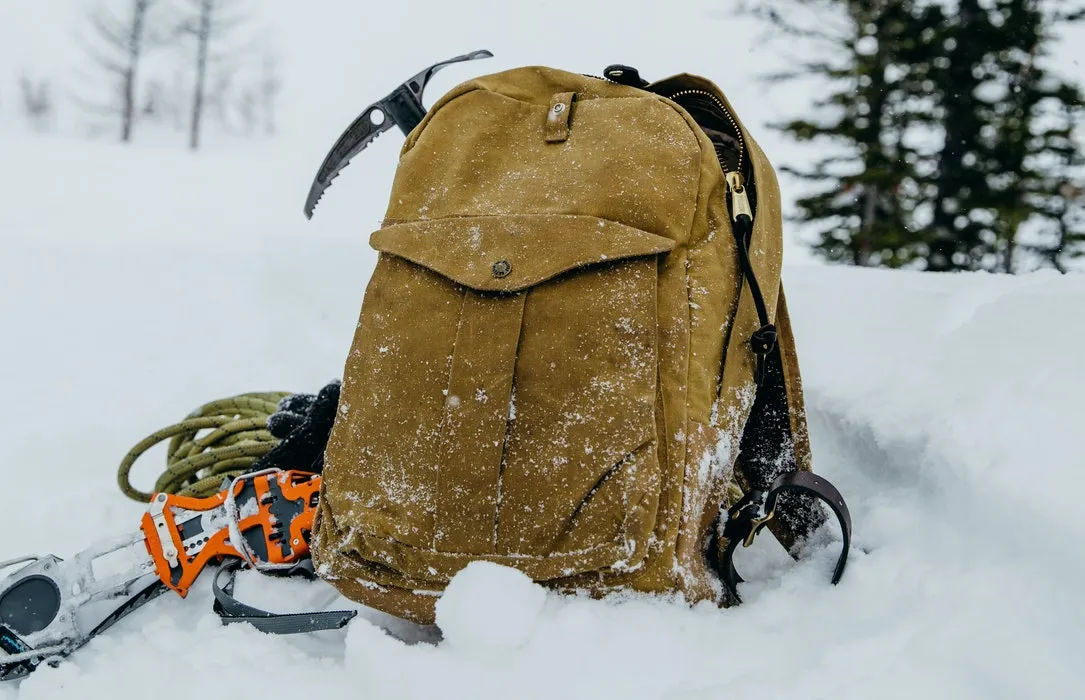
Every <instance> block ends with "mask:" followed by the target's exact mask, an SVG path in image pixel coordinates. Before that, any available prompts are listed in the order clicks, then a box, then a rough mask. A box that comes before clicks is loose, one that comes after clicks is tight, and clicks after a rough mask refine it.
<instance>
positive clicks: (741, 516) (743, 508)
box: [719, 471, 851, 603]
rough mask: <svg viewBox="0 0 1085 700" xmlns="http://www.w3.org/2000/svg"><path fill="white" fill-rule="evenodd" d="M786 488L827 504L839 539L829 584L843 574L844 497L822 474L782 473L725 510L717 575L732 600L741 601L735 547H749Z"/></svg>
mask: <svg viewBox="0 0 1085 700" xmlns="http://www.w3.org/2000/svg"><path fill="white" fill-rule="evenodd" d="M786 491H797V492H798V493H803V494H808V495H811V496H814V497H815V498H818V499H820V500H821V501H823V502H824V503H825V504H826V505H827V506H829V510H831V511H832V512H833V515H835V516H836V519H837V521H838V522H839V523H840V532H841V536H842V540H843V541H842V544H841V551H840V556H839V557H838V558H837V560H836V567H835V568H834V569H833V576H832V582H833V584H836V583H838V582H839V581H840V578H841V577H842V576H843V575H844V568H845V567H846V566H847V563H848V552H849V551H850V549H851V513H850V512H849V511H848V505H847V504H846V503H845V502H844V497H843V496H841V495H840V492H839V491H837V490H836V487H834V486H833V485H832V484H831V483H829V481H828V480H827V479H825V478H824V477H821V476H817V475H816V474H813V473H812V472H806V471H792V472H786V473H784V474H781V475H780V476H778V477H776V479H775V481H773V482H772V485H771V486H770V487H769V489H768V491H758V490H753V491H750V492H749V493H747V494H746V495H745V496H743V497H742V499H741V500H739V502H738V503H736V504H735V505H734V506H733V507H732V508H731V509H730V510H729V511H728V512H727V522H726V523H725V524H724V526H723V536H724V537H725V538H727V548H726V549H725V550H724V551H723V554H722V556H721V558H720V565H719V574H720V578H721V580H722V581H723V584H724V586H726V587H727V592H728V593H730V595H731V598H732V599H733V600H734V602H736V603H740V602H742V599H741V598H740V597H739V595H738V584H740V583H742V581H743V579H742V577H741V576H739V575H738V571H737V570H736V569H735V563H734V560H733V557H734V553H735V550H736V549H738V547H739V545H740V544H741V545H742V546H744V547H749V546H750V545H751V544H752V543H753V539H754V537H756V536H757V533H758V532H760V531H761V529H762V528H764V527H765V526H766V525H768V523H769V521H771V520H772V519H773V518H774V517H776V501H777V499H778V498H779V496H780V494H782V493H784V492H786Z"/></svg>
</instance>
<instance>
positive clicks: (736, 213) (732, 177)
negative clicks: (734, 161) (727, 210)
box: [724, 172, 753, 224]
mask: <svg viewBox="0 0 1085 700" xmlns="http://www.w3.org/2000/svg"><path fill="white" fill-rule="evenodd" d="M724 177H725V178H726V179H727V189H729V190H731V218H733V219H734V220H735V221H738V218H739V217H740V216H743V215H745V216H746V218H748V219H749V220H750V223H751V224H752V223H753V209H751V208H750V197H749V195H747V194H746V180H745V179H744V178H743V177H742V173H740V172H729V173H726V175H725V176H724Z"/></svg>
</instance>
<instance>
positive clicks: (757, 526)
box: [742, 508, 776, 547]
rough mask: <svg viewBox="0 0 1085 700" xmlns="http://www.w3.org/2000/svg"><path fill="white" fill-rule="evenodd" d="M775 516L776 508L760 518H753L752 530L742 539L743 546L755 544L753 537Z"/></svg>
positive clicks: (751, 522)
mask: <svg viewBox="0 0 1085 700" xmlns="http://www.w3.org/2000/svg"><path fill="white" fill-rule="evenodd" d="M774 517H776V508H773V509H772V510H770V511H769V512H768V513H767V514H766V515H763V516H761V517H760V518H754V519H753V520H751V521H750V531H749V532H748V533H746V539H744V540H743V541H742V546H743V547H749V546H750V545H751V544H753V539H754V538H755V537H757V533H758V532H760V531H761V528H762V527H764V526H765V525H766V524H768V522H769V521H770V520H772V519H773V518H774Z"/></svg>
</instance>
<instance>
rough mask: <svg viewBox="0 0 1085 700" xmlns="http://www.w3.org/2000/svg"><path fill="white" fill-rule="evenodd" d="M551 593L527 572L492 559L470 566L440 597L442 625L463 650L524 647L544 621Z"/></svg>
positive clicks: (439, 623) (484, 651) (455, 645)
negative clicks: (544, 608) (547, 598)
mask: <svg viewBox="0 0 1085 700" xmlns="http://www.w3.org/2000/svg"><path fill="white" fill-rule="evenodd" d="M545 604H546V591H545V590H544V589H543V588H542V586H539V585H538V584H536V583H535V582H534V581H532V580H531V579H530V578H529V577H528V576H527V575H526V574H524V573H522V572H520V571H517V570H516V569H512V568H509V567H506V566H500V565H498V564H493V563H491V562H484V561H476V562H471V563H470V564H468V565H467V566H465V567H464V568H463V569H462V570H461V571H460V572H459V573H457V574H456V575H455V576H454V577H453V578H452V580H451V581H450V582H449V584H448V588H447V589H446V590H445V592H444V595H442V596H441V598H440V600H438V601H437V626H438V627H440V628H441V632H442V633H443V635H444V640H445V643H446V644H448V645H449V646H450V647H451V648H453V649H456V650H457V651H460V650H462V651H466V652H469V653H479V654H490V653H498V652H502V651H507V650H510V649H518V648H520V647H522V646H524V644H526V643H527V640H528V639H529V638H530V637H531V635H532V634H533V632H534V631H535V627H536V626H537V625H538V622H539V617H540V615H541V614H542V610H543V606H544V605H545Z"/></svg>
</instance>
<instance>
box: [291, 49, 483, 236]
mask: <svg viewBox="0 0 1085 700" xmlns="http://www.w3.org/2000/svg"><path fill="white" fill-rule="evenodd" d="M492 56H493V54H492V53H490V52H489V51H487V50H485V49H482V50H479V51H472V52H471V53H466V54H463V55H462V56H456V57H454V58H450V59H448V60H446V61H441V62H440V63H434V64H433V65H432V66H430V67H429V68H426V69H425V70H423V71H420V72H419V73H418V74H416V75H415V76H413V77H412V78H410V79H409V80H407V81H406V82H404V83H402V84H401V85H400V86H399V87H397V88H396V89H395V90H392V92H390V93H388V95H386V96H385V97H384V98H383V99H380V100H377V101H376V102H374V103H373V104H371V105H369V106H368V107H366V108H365V109H364V110H362V113H361V114H360V115H358V118H357V119H355V120H354V121H353V122H351V124H350V126H348V127H347V130H346V131H344V132H343V135H342V136H340V137H339V139H338V140H336V142H335V145H333V146H332V148H331V150H330V151H328V155H327V156H325V157H324V162H323V163H321V164H320V169H319V170H317V173H316V177H314V178H313V184H312V185H310V187H309V196H308V197H306V198H305V217H306V218H307V219H311V218H313V211H314V210H315V209H316V205H317V203H318V202H319V201H320V198H321V197H322V196H323V195H324V191H325V190H326V189H328V187H330V186H331V184H332V180H334V179H335V178H336V177H337V176H338V175H339V173H341V172H342V171H343V169H344V168H346V167H347V165H348V164H350V161H351V159H352V158H353V157H354V156H356V155H358V154H359V153H360V152H361V151H362V150H363V149H365V147H366V146H368V145H369V144H370V143H372V142H373V139H375V138H377V137H378V136H380V135H381V134H382V133H384V132H385V131H388V130H389V129H391V128H392V126H393V125H395V126H398V127H399V129H400V131H402V132H403V134H404V135H407V134H409V133H410V132H411V130H412V129H414V128H415V127H416V126H418V124H419V123H421V121H422V119H423V117H425V116H426V108H425V107H424V106H422V93H423V92H424V91H425V89H426V84H427V83H429V81H430V78H432V77H433V76H434V74H435V73H437V71H439V70H441V69H442V68H444V67H445V66H450V65H452V64H454V63H462V62H464V61H474V60H476V59H480V58H490V57H492Z"/></svg>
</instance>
